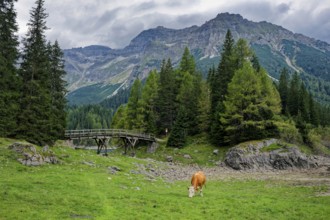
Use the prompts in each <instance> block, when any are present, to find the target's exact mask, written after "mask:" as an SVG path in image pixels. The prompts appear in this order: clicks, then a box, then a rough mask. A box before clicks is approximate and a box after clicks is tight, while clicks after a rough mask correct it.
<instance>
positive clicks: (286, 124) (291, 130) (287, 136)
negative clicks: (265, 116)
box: [275, 120, 302, 143]
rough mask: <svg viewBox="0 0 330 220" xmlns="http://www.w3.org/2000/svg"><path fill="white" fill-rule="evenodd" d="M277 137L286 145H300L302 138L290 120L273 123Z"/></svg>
mask: <svg viewBox="0 0 330 220" xmlns="http://www.w3.org/2000/svg"><path fill="white" fill-rule="evenodd" d="M275 124H276V126H277V128H278V131H279V137H280V138H281V139H283V140H284V141H286V142H288V143H302V137H301V135H300V133H299V130H298V129H297V128H296V126H295V123H294V122H293V121H292V120H286V121H277V122H275Z"/></svg>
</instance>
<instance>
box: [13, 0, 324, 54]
mask: <svg viewBox="0 0 330 220" xmlns="http://www.w3.org/2000/svg"><path fill="white" fill-rule="evenodd" d="M32 7H35V0H18V3H16V11H17V14H18V17H17V20H18V24H19V35H20V36H24V35H25V33H26V31H27V27H26V24H27V22H28V20H29V17H30V15H29V12H30V10H31V8H32ZM45 7H46V11H47V13H48V14H49V17H48V18H47V26H48V27H49V28H50V30H48V31H47V37H48V39H49V40H51V41H54V40H56V39H57V40H58V41H59V43H60V45H61V47H62V48H63V49H67V48H72V47H84V46H88V45H105V46H109V47H111V48H123V47H125V46H127V45H128V44H129V42H130V41H131V40H132V39H133V38H134V37H135V36H136V35H138V34H139V33H140V32H141V31H143V30H146V29H150V28H154V27H157V26H164V27H167V28H174V29H178V28H184V27H190V26H192V25H198V26H200V25H202V24H204V23H205V22H206V21H208V20H210V19H213V18H215V17H216V15H217V14H219V13H222V12H229V13H235V14H241V15H242V16H243V17H244V18H247V19H248V20H252V21H256V22H259V21H268V22H271V23H273V24H277V25H280V26H282V27H284V28H286V29H289V30H290V31H293V32H295V33H301V34H304V35H306V36H309V37H313V38H316V39H319V40H323V41H326V42H328V43H330V0H312V1H311V0H230V1H228V0H46V3H45Z"/></svg>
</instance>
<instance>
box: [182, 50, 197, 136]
mask: <svg viewBox="0 0 330 220" xmlns="http://www.w3.org/2000/svg"><path fill="white" fill-rule="evenodd" d="M178 75H179V77H178ZM176 76H177V77H176V79H178V78H179V79H180V80H178V81H177V89H178V92H177V93H178V94H177V102H178V105H179V106H183V107H184V108H185V109H186V119H187V121H186V122H185V123H186V124H187V127H188V130H187V134H188V135H194V134H197V133H198V119H197V117H198V100H199V96H200V87H201V86H200V84H201V81H202V78H201V76H200V75H199V74H197V72H196V69H195V60H194V58H193V56H192V55H191V54H190V51H189V49H188V48H187V47H186V48H185V51H184V53H183V55H182V58H181V62H180V69H179V70H178V71H176Z"/></svg>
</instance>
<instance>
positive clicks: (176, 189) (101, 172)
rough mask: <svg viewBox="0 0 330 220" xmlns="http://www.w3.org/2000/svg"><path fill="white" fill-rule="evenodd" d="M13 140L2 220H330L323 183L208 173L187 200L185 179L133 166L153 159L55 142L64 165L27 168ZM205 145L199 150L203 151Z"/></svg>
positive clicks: (5, 158)
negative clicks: (200, 190) (199, 191)
mask: <svg viewBox="0 0 330 220" xmlns="http://www.w3.org/2000/svg"><path fill="white" fill-rule="evenodd" d="M11 142H13V141H12V140H9V139H0V201H1V202H0V219H1V220H3V219H4V220H5V219H24V220H25V219H328V217H329V216H330V209H329V204H330V197H329V196H318V194H319V193H320V192H325V191H326V190H327V187H326V186H322V185H321V186H302V185H299V186H295V185H292V184H289V183H286V182H279V181H275V180H267V181H257V180H239V179H228V180H224V181H215V180H212V181H211V180H210V181H208V182H207V186H206V188H205V190H204V197H200V196H196V197H194V198H192V199H190V198H188V194H187V189H186V188H187V185H188V184H189V180H188V179H187V181H177V182H173V183H167V182H165V181H163V180H161V179H158V180H154V181H151V180H148V179H147V178H146V177H145V176H143V175H141V174H134V172H132V171H134V170H136V169H137V167H136V165H137V164H139V163H143V164H145V163H152V162H150V161H148V162H146V161H145V160H141V159H138V158H131V157H126V156H122V155H112V154H110V156H108V157H103V156H100V155H96V154H95V152H94V151H87V150H74V149H70V148H67V147H55V148H52V150H53V151H54V152H55V153H56V155H57V156H58V157H59V158H60V159H61V161H62V162H61V164H57V165H44V166H39V167H26V166H23V165H21V164H20V163H18V162H17V161H16V160H15V157H16V156H15V154H14V153H13V152H10V151H9V150H8V149H7V147H8V145H9V144H10V143H11ZM201 146H203V145H201ZM39 149H40V148H39ZM203 149H206V150H207V155H209V152H208V150H211V149H209V147H207V146H205V148H203ZM198 150H200V149H198ZM173 151H174V150H173ZM178 151H180V152H181V150H178ZM203 152H204V150H200V152H199V154H200V155H202V154H204V153H203ZM203 157H204V158H208V156H203ZM83 162H89V163H90V164H92V165H87V164H85V163H83ZM205 164H206V163H205ZM109 166H116V167H119V168H120V169H121V171H119V172H117V174H110V172H109V169H108V167H109Z"/></svg>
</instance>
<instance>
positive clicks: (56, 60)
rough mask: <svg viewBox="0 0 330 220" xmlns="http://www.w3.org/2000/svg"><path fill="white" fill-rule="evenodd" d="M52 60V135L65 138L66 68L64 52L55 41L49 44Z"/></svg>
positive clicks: (50, 58)
mask: <svg viewBox="0 0 330 220" xmlns="http://www.w3.org/2000/svg"><path fill="white" fill-rule="evenodd" d="M48 50H49V60H50V92H51V94H50V95H51V121H52V122H51V124H52V128H51V135H52V136H54V138H56V139H61V138H63V135H64V131H65V127H66V112H65V106H66V98H65V94H66V88H65V85H66V82H65V81H64V80H63V78H64V76H65V74H66V72H65V70H64V58H63V52H62V50H61V48H60V46H59V44H58V42H57V41H55V43H54V45H50V44H49V45H48Z"/></svg>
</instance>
